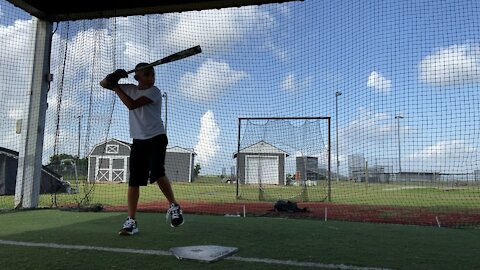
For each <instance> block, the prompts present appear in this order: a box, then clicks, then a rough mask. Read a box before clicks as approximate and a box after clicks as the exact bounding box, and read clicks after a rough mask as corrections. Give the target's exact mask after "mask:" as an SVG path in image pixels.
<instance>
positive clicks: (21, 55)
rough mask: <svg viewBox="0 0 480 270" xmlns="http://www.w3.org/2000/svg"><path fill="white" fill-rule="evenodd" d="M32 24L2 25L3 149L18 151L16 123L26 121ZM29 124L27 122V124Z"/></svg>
mask: <svg viewBox="0 0 480 270" xmlns="http://www.w3.org/2000/svg"><path fill="white" fill-rule="evenodd" d="M32 22H33V21H32V20H17V21H15V22H14V23H13V24H12V25H8V26H5V25H0V48H2V50H3V52H4V53H2V54H0V63H2V64H0V100H2V106H0V117H2V118H3V120H2V121H0V146H3V147H6V148H9V149H12V150H15V151H18V149H19V145H20V138H21V136H20V135H19V134H16V133H15V127H16V121H17V120H19V119H24V118H25V113H26V111H27V108H28V97H29V95H28V94H29V90H30V80H31V72H32V63H33V61H32V60H33V38H32V37H33V27H32V26H33V23H32ZM24 123H26V121H24Z"/></svg>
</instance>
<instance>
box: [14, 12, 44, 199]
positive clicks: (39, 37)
mask: <svg viewBox="0 0 480 270" xmlns="http://www.w3.org/2000/svg"><path fill="white" fill-rule="evenodd" d="M33 21H34V23H33V27H34V31H35V32H34V40H35V45H34V54H33V68H32V79H31V86H30V87H31V88H30V96H29V104H28V112H27V114H26V115H27V123H26V125H27V127H26V134H24V135H23V136H22V141H21V144H20V151H19V159H18V170H17V183H16V188H15V200H14V203H15V208H35V207H37V206H38V201H39V194H40V179H41V174H42V152H43V135H44V131H45V115H46V111H47V106H48V104H47V93H48V88H49V83H50V79H49V78H50V76H49V75H50V53H51V47H52V28H53V23H52V22H50V21H44V20H40V19H36V18H34V19H33Z"/></svg>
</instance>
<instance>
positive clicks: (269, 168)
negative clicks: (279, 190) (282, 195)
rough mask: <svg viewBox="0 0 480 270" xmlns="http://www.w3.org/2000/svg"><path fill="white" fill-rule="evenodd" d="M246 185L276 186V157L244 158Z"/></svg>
mask: <svg viewBox="0 0 480 270" xmlns="http://www.w3.org/2000/svg"><path fill="white" fill-rule="evenodd" d="M245 163H246V166H245V176H246V177H245V183H246V184H275V185H277V184H278V157H266V156H246V157H245Z"/></svg>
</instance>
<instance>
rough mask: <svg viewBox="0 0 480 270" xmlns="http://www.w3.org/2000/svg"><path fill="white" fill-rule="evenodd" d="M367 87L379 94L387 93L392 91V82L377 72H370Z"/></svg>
mask: <svg viewBox="0 0 480 270" xmlns="http://www.w3.org/2000/svg"><path fill="white" fill-rule="evenodd" d="M367 86H368V87H371V88H373V89H375V90H376V91H378V92H380V93H388V92H390V91H392V81H391V80H388V79H387V78H385V77H384V76H383V75H382V74H381V73H380V72H378V71H372V73H370V76H368V80H367Z"/></svg>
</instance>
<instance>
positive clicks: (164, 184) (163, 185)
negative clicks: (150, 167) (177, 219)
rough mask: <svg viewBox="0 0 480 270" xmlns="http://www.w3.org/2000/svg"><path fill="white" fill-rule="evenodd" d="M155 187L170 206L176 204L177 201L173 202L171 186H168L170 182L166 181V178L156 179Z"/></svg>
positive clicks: (173, 196)
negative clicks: (156, 186)
mask: <svg viewBox="0 0 480 270" xmlns="http://www.w3.org/2000/svg"><path fill="white" fill-rule="evenodd" d="M157 185H158V187H159V188H160V190H161V191H162V193H163V195H165V198H167V200H168V202H169V203H170V204H172V203H174V204H177V201H176V200H175V195H174V194H173V190H172V185H170V181H169V180H168V177H167V176H166V175H165V176H162V177H159V178H158V179H157Z"/></svg>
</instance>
